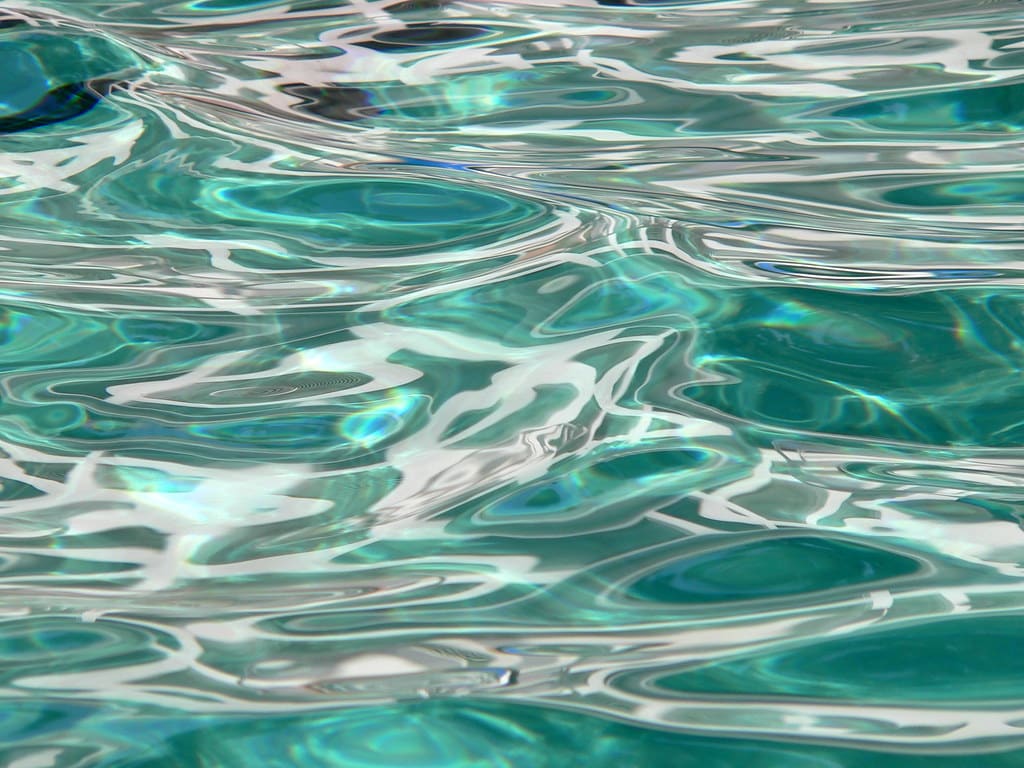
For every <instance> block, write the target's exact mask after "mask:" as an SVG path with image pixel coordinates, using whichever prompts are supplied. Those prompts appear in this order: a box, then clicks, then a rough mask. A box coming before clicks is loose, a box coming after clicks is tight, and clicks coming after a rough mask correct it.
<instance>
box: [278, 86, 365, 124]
mask: <svg viewBox="0 0 1024 768" xmlns="http://www.w3.org/2000/svg"><path fill="white" fill-rule="evenodd" d="M281 90H282V91H284V92H285V93H289V94H291V95H292V96H298V97H299V98H300V99H303V102H302V103H301V104H298V105H296V106H295V109H296V110H298V111H299V112H306V113H307V114H312V115H317V116H318V117H322V118H324V119H325V120H340V121H346V122H348V121H352V120H361V119H363V118H366V117H370V116H372V115H373V114H376V110H375V109H374V108H373V106H372V104H371V103H370V94H369V92H368V91H364V90H363V89H362V88H353V87H351V86H343V85H302V84H300V83H293V84H291V85H284V86H281Z"/></svg>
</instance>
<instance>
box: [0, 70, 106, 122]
mask: <svg viewBox="0 0 1024 768" xmlns="http://www.w3.org/2000/svg"><path fill="white" fill-rule="evenodd" d="M118 85H121V86H123V85H124V83H123V82H121V81H118V80H91V81H89V82H85V83H70V84H68V85H61V86H59V87H57V88H54V89H52V90H50V91H48V92H47V93H46V95H45V96H43V98H42V99H41V100H40V101H39V102H37V103H36V104H34V105H32V106H31V107H30V108H28V109H26V110H24V111H22V112H17V113H15V114H13V115H6V116H3V117H0V134H4V133H18V132H20V131H29V130H32V129H33V128H42V127H43V126H46V125H53V124H54V123H62V122H64V121H65V120H71V119H73V118H75V117H78V116H79V115H84V114H85V113H86V112H88V111H89V110H90V109H92V108H93V107H95V106H96V105H97V104H98V103H99V102H100V100H102V99H103V98H104V97H105V96H107V95H108V94H109V93H110V91H111V90H112V89H113V88H114V87H115V86H118Z"/></svg>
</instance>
